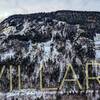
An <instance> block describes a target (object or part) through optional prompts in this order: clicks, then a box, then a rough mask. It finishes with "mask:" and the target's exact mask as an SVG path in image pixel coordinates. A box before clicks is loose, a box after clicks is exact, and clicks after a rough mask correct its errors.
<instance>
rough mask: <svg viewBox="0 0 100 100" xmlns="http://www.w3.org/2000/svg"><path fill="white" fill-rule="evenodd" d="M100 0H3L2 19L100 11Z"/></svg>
mask: <svg viewBox="0 0 100 100" xmlns="http://www.w3.org/2000/svg"><path fill="white" fill-rule="evenodd" d="M99 7H100V0H84V1H83V0H51V1H48V0H27V1H25V0H9V1H8V0H1V1H0V19H3V18H5V17H8V16H10V15H13V14H29V13H37V12H52V11H57V10H74V11H100V8H99Z"/></svg>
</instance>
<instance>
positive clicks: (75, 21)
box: [0, 11, 100, 92]
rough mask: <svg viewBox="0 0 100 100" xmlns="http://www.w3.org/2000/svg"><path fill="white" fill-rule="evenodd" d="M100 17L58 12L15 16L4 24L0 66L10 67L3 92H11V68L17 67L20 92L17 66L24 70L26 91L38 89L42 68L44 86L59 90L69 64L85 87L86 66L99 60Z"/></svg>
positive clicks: (0, 34) (15, 86) (0, 29)
mask: <svg viewBox="0 0 100 100" xmlns="http://www.w3.org/2000/svg"><path fill="white" fill-rule="evenodd" d="M99 16H100V14H99V13H95V12H93V13H92V12H90V13H88V12H73V11H72V12H70V11H58V12H52V13H38V14H30V15H13V16H10V17H8V18H7V19H5V20H4V21H3V22H1V23H0V65H1V66H3V65H5V67H6V69H5V71H4V73H3V74H2V78H1V80H0V82H1V87H0V88H1V91H2V92H7V91H9V85H10V83H9V80H10V77H9V65H13V68H12V75H13V90H17V89H18V82H17V80H18V75H17V73H18V69H17V67H16V66H17V65H20V66H21V81H22V88H24V89H28V88H32V87H34V88H35V89H38V87H39V73H40V65H43V66H44V68H45V70H44V71H43V76H45V77H44V78H43V79H44V81H43V84H44V86H45V87H55V86H58V85H59V84H60V83H61V80H62V78H63V76H64V73H65V70H66V65H67V64H69V63H70V64H72V66H73V68H74V70H75V72H76V74H77V76H78V78H79V80H80V83H81V84H83V85H84V77H85V75H84V73H85V70H84V66H85V64H86V62H88V61H89V60H93V59H95V50H94V36H95V33H96V32H99V20H98V19H99V18H100V17H99ZM95 27H97V28H95ZM1 68H2V67H1ZM1 68H0V69H1ZM69 77H70V76H69ZM30 84H32V85H30ZM65 86H66V85H65ZM66 87H67V86H66ZM69 87H71V88H69ZM73 87H74V88H73ZM66 89H67V90H72V91H73V90H74V91H75V90H77V87H76V86H75V85H72V86H70V85H69V86H68V88H66Z"/></svg>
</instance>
